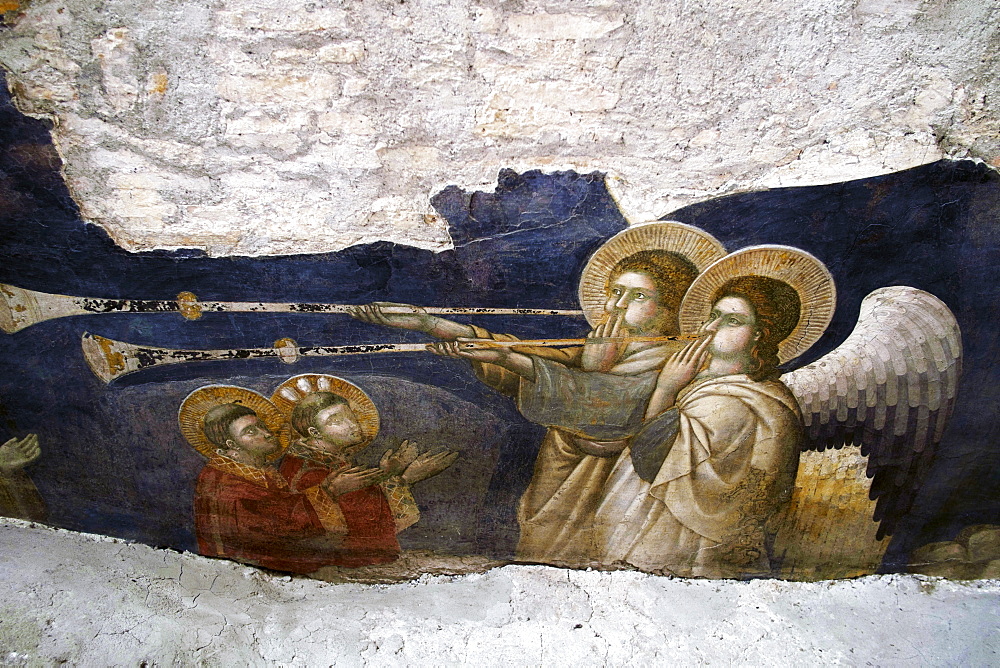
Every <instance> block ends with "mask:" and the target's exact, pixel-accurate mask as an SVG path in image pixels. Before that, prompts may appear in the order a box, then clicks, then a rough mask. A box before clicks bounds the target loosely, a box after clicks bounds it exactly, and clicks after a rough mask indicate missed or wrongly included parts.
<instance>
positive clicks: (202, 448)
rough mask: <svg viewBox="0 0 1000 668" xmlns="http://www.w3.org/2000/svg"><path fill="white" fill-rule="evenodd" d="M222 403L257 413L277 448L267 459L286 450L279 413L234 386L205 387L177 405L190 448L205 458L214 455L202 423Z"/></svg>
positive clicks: (282, 418)
mask: <svg viewBox="0 0 1000 668" xmlns="http://www.w3.org/2000/svg"><path fill="white" fill-rule="evenodd" d="M222 404H241V405H243V406H246V407H247V408H249V409H251V410H252V411H253V412H255V413H256V414H257V417H259V418H260V419H261V420H263V421H264V424H265V425H266V426H267V428H268V429H270V430H271V432H273V433H274V434H275V435H277V437H278V442H279V443H280V444H281V448H280V449H279V450H278V452H276V453H275V454H273V455H271V456H270V457H268V459H270V460H274V459H277V458H278V457H280V456H281V455H282V453H284V451H285V448H287V447H288V428H287V424H288V422H287V420H286V419H285V416H284V415H282V414H281V411H279V410H278V409H277V408H276V407H275V405H274V404H272V403H271V402H270V401H268V400H267V397H264V396H263V395H260V394H258V393H256V392H254V391H253V390H248V389H246V388H245V387H235V386H233V385H206V386H205V387H199V388H198V389H197V390H195V391H194V392H192V393H191V394H189V395H187V397H185V398H184V401H182V402H181V407H180V410H178V411H177V421H178V422H179V423H180V427H181V433H182V434H184V438H186V439H187V442H188V443H190V444H191V446H192V447H193V448H194V449H195V450H197V451H198V452H200V453H201V454H203V455H205V456H206V457H209V458H211V457H213V456H215V450H216V449H217V448H218V447H219V446H217V445H216V444H215V443H212V442H211V441H210V440H208V438H206V436H205V431H204V424H205V422H204V420H205V415H206V414H207V413H208V412H209V411H210V410H212V409H213V408H215V407H216V406H220V405H222Z"/></svg>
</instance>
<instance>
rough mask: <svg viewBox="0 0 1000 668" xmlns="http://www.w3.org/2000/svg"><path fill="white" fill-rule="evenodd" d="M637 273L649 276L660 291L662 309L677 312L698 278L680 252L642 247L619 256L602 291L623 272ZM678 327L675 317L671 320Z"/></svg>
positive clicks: (675, 327) (659, 301) (694, 270)
mask: <svg viewBox="0 0 1000 668" xmlns="http://www.w3.org/2000/svg"><path fill="white" fill-rule="evenodd" d="M629 272H637V273H642V274H646V275H647V276H649V277H650V278H651V279H652V281H653V285H655V286H656V292H657V293H658V294H659V299H658V300H657V302H658V304H659V305H660V307H662V308H666V309H669V310H670V311H672V312H674V313H677V311H678V310H679V309H680V306H681V300H682V299H684V293H685V292H687V289H688V288H689V287H691V284H692V283H693V282H694V279H696V278H697V277H698V268H697V267H696V266H695V265H694V263H693V262H691V260H689V259H687V258H686V257H684V256H683V255H681V254H680V253H675V252H673V251H667V250H658V249H653V250H643V251H639V252H638V253H633V254H632V255H629V256H627V257H624V258H622V259H621V260H619V261H618V263H617V264H616V265H615V268H614V269H613V270H612V271H611V273H610V274H608V282H607V284H606V285H605V290H609V289H610V288H611V283H612V282H614V281H615V279H617V278H618V277H620V276H621V275H622V274H627V273H629ZM672 327H673V329H677V328H678V325H677V320H676V318H674V320H673V322H672Z"/></svg>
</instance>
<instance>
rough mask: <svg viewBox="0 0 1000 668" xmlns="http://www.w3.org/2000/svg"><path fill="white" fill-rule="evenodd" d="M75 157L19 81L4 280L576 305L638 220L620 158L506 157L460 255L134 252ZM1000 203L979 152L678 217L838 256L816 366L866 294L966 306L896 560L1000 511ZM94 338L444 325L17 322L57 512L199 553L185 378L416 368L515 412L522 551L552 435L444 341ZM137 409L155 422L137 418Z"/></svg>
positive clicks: (7, 124)
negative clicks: (85, 182) (103, 345)
mask: <svg viewBox="0 0 1000 668" xmlns="http://www.w3.org/2000/svg"><path fill="white" fill-rule="evenodd" d="M0 90H3V91H5V87H3V86H0ZM58 167H59V162H58V158H57V156H56V154H55V152H54V150H53V149H52V146H51V141H50V139H49V136H48V131H47V129H46V127H45V125H44V123H42V122H40V121H37V120H33V119H28V118H25V117H24V116H22V115H20V114H19V113H18V112H17V111H16V110H15V109H14V108H13V107H12V106H11V105H10V102H9V99H8V98H7V97H6V94H5V93H0V258H2V265H0V282H6V283H12V284H15V285H19V286H21V287H25V288H29V289H33V290H39V291H44V292H54V293H61V294H74V295H86V296H106V297H129V298H134V299H143V298H145V299H171V298H173V297H174V296H175V295H176V294H177V293H178V292H181V291H183V290H190V291H192V292H194V293H195V294H196V295H198V297H199V298H201V299H205V300H213V299H218V300H231V301H240V300H246V301H257V300H264V301H318V302H338V303H363V302H368V301H373V300H392V301H401V302H411V303H416V304H434V305H463V306H470V305H481V306H523V307H532V306H534V307H550V308H576V307H577V306H576V285H577V280H578V278H579V273H580V271H581V269H582V267H583V264H584V262H585V261H586V258H587V257H588V256H589V255H590V253H592V252H593V250H594V249H595V248H597V247H598V246H599V245H600V244H601V243H602V241H603V240H605V239H606V238H608V237H609V236H611V235H612V234H614V233H615V232H617V231H619V230H621V229H623V228H624V227H625V221H624V219H623V218H622V216H621V214H620V212H619V211H618V209H617V207H616V206H615V204H614V202H613V200H612V199H611V197H610V196H609V195H608V193H607V191H606V189H605V187H604V182H603V176H602V175H601V174H599V173H594V174H577V173H573V172H562V173H556V174H548V175H546V174H541V173H539V172H528V173H525V174H516V173H514V172H512V171H509V170H503V171H501V173H500V175H499V178H498V186H497V189H496V192H495V193H482V192H476V193H466V192H464V191H462V190H460V189H459V188H455V187H449V188H446V189H445V190H444V191H442V192H441V193H438V194H437V195H436V196H435V197H434V198H433V203H434V206H435V207H436V208H437V209H438V211H439V212H440V213H441V214H442V215H444V217H445V218H446V219H447V220H448V222H449V224H450V226H451V235H452V238H453V240H454V243H455V250H453V251H446V252H442V253H437V254H436V253H432V252H429V251H424V250H418V249H414V248H409V247H405V246H399V245H395V244H390V243H375V244H368V245H363V246H357V247H353V248H350V249H347V250H345V251H342V252H339V253H326V254H317V255H298V256H286V257H268V258H207V257H204V256H203V254H202V253H201V252H200V251H196V250H191V251H180V252H161V251H155V252H148V253H128V252H125V251H123V250H121V249H120V248H118V247H117V246H116V245H115V244H114V243H113V242H112V241H111V240H110V239H109V238H108V236H107V234H106V233H105V232H104V231H103V230H102V229H100V228H98V227H95V226H92V225H87V224H84V223H83V222H82V221H81V220H80V217H79V212H78V210H77V208H76V206H75V204H74V203H73V201H72V200H71V198H70V197H69V195H68V192H67V191H66V188H65V185H64V184H63V181H62V179H61V177H60V175H59V172H58ZM998 216H1000V178H998V176H997V174H996V173H995V172H993V171H991V170H989V169H988V168H987V167H985V166H983V165H980V164H974V163H971V162H940V163H935V164H931V165H927V166H924V167H919V168H915V169H911V170H908V171H905V172H900V173H897V174H892V175H888V176H884V177H877V178H869V179H863V180H858V181H852V182H848V183H843V184H836V185H830V186H816V187H807V188H787V189H776V190H771V191H764V192H756V193H744V194H739V195H733V196H729V197H724V198H719V199H716V200H713V201H710V202H705V203H702V204H698V205H694V206H690V207H687V208H685V209H682V210H680V211H677V212H674V213H672V214H671V215H670V216H669V217H670V218H672V219H677V220H682V221H685V222H689V223H692V224H694V225H698V226H699V227H702V228H704V229H706V230H708V231H709V232H711V233H712V234H714V235H716V236H717V237H718V238H719V239H720V240H722V241H723V243H725V244H726V246H727V247H728V248H730V249H731V250H733V249H736V248H740V247H742V246H745V245H749V244H756V243H784V244H790V245H794V246H798V247H801V248H804V249H806V250H808V251H810V252H812V253H813V254H815V255H817V256H818V257H819V258H820V259H822V260H823V261H824V262H826V263H827V265H828V266H829V268H830V270H831V272H832V273H833V275H834V277H835V279H836V281H837V288H838V310H837V314H836V317H835V319H834V322H833V324H832V325H831V327H830V329H829V330H828V332H827V334H826V335H825V336H824V337H823V339H822V340H821V341H820V343H819V344H818V345H817V346H816V347H814V348H813V349H812V350H811V351H810V352H809V354H808V355H809V357H808V358H804V359H803V360H800V362H804V361H809V360H811V359H814V358H815V357H818V356H819V355H822V354H823V353H825V352H827V351H828V350H830V349H832V348H833V347H835V346H836V345H837V344H838V343H839V342H840V341H842V340H843V339H844V338H845V337H846V336H847V334H848V333H849V332H850V330H851V328H852V327H853V325H854V322H855V320H856V318H857V313H858V307H859V305H860V302H861V299H862V298H863V297H864V296H865V295H866V294H867V293H868V292H870V291H871V290H873V289H875V288H878V287H882V286H885V285H912V286H915V287H918V288H922V289H924V290H928V291H929V292H932V293H934V294H935V295H937V296H939V297H940V298H941V299H943V300H944V301H945V302H946V303H947V304H948V305H949V306H950V307H951V308H952V310H953V311H954V312H955V314H956V316H957V317H958V320H959V323H960V325H961V326H962V329H963V334H964V341H965V374H964V377H963V380H962V385H961V388H960V397H959V403H958V407H957V409H956V412H955V416H954V418H953V419H952V423H951V425H950V427H949V428H948V431H947V433H946V435H945V440H944V442H943V443H942V447H941V452H940V454H939V455H938V457H937V458H936V460H935V462H934V464H933V467H932V470H931V473H930V476H929V478H928V480H927V481H926V482H925V484H924V486H923V488H922V490H921V494H920V496H919V497H918V499H917V503H916V506H915V507H914V508H913V510H912V512H911V514H910V515H909V516H908V517H907V518H906V519H905V520H904V521H903V523H902V524H901V526H900V529H899V530H898V531H897V533H896V535H895V536H894V540H893V543H892V545H891V547H890V551H889V554H888V555H887V561H886V568H887V569H890V570H891V569H893V568H895V567H896V566H897V565H898V564H899V563H900V562H901V560H903V559H905V555H906V553H907V552H908V551H909V550H910V549H911V548H912V547H915V546H917V545H919V544H922V543H924V542H927V541H929V540H936V539H945V538H950V537H951V536H952V535H953V534H954V533H955V532H956V531H958V529H960V528H961V527H963V526H965V525H967V524H973V523H980V522H997V523H1000V455H998V448H997V446H996V445H995V444H996V443H997V441H998V438H997V437H998V433H997V430H998V425H1000V420H998V418H997V415H996V406H997V405H998V399H1000V396H998V393H1000V389H998V382H997V380H998V379H997V374H998V372H997V370H996V369H995V368H994V360H995V359H996V351H997V331H998V330H997V328H996V326H995V325H994V314H995V313H997V312H998V307H1000V304H998V289H997V285H998V284H1000V269H998V266H1000V265H998V262H997V260H998V247H1000V244H998V239H997V235H998V232H997V227H996V221H997V219H998ZM476 322H477V323H478V324H482V325H484V326H486V327H488V328H490V329H493V330H495V331H509V332H512V333H515V334H518V335H521V336H576V335H580V334H582V333H583V332H584V331H585V330H586V324H585V323H584V322H583V321H582V320H575V319H568V318H503V317H483V318H480V319H478V320H477V321H476ZM84 331H91V332H94V333H98V334H101V335H104V336H107V337H110V338H115V339H122V340H127V341H131V342H134V343H139V344H143V343H145V344H149V345H157V346H162V347H171V348H213V347H225V348H229V347H243V346H245V347H262V346H263V347H266V346H269V345H270V344H271V343H272V342H273V341H274V340H275V339H277V338H279V337H283V336H290V337H292V338H294V339H296V340H297V341H298V342H299V343H300V344H301V345H310V344H337V343H349V342H372V341H403V340H422V339H421V337H420V336H419V335H414V334H410V333H404V332H398V331H389V330H384V329H380V328H375V327H371V326H367V325H364V324H362V323H358V322H354V321H351V320H349V319H347V318H344V317H342V316H316V315H295V316H288V315H254V314H207V315H205V316H204V317H203V318H202V319H201V320H199V321H196V322H189V321H186V320H183V319H182V318H180V317H179V316H177V315H174V314H160V315H127V314H126V315H104V316H85V317H78V318H66V319H61V320H54V321H49V322H46V323H42V324H39V325H35V326H33V327H31V328H29V329H26V330H23V331H22V332H19V333H17V334H15V335H2V337H0V438H4V439H5V438H7V437H9V436H12V435H23V434H25V433H27V432H38V433H39V434H40V435H41V438H42V443H43V449H44V454H43V457H42V458H41V459H40V460H39V462H38V463H36V464H34V465H33V466H32V468H31V469H30V473H31V475H32V477H33V479H34V480H35V482H36V484H37V485H38V487H39V489H40V491H41V493H42V494H43V496H44V497H45V498H46V500H47V502H48V505H49V508H50V521H51V522H52V523H53V524H56V525H59V526H63V527H67V528H71V529H77V530H83V531H93V532H99V533H107V534H111V535H116V536H122V537H127V538H134V539H137V540H141V541H144V542H147V543H151V544H154V545H169V546H172V547H177V548H184V549H192V548H193V543H192V525H191V519H190V518H191V515H190V503H191V492H192V489H193V482H194V475H196V468H197V464H198V460H196V459H192V454H193V453H191V452H190V451H189V450H187V449H186V446H185V445H184V444H183V441H182V440H180V438H179V435H178V434H177V433H176V431H177V430H176V426H175V425H176V423H175V422H174V420H175V418H174V415H175V414H176V408H177V397H178V396H181V395H179V394H178V392H179V391H180V388H187V387H189V386H191V387H193V386H196V385H198V384H200V383H199V382H198V381H204V382H205V383H208V382H231V381H234V379H243V380H244V384H251V382H250V381H249V380H245V379H246V378H247V377H250V378H257V379H263V378H280V377H287V376H288V375H292V374H293V373H304V372H331V373H336V374H339V375H344V376H349V377H352V378H354V379H360V380H359V382H361V383H362V384H363V383H364V381H363V379H364V378H365V377H366V376H368V377H375V376H396V377H399V378H403V379H407V380H413V381H416V382H419V383H425V384H429V385H432V386H436V387H439V388H443V389H444V390H446V391H447V392H449V393H451V395H452V396H454V397H455V402H456V405H459V404H461V405H463V406H469V405H475V406H480V407H482V410H483V411H484V415H486V416H487V417H488V419H490V420H497V421H498V422H497V423H498V424H501V423H502V424H504V425H506V426H505V428H504V431H503V433H502V435H501V439H500V440H501V441H502V443H500V445H499V454H498V457H499V459H498V461H497V464H496V467H495V469H494V471H493V474H492V477H491V480H490V481H489V483H488V486H489V490H490V491H489V493H488V494H487V496H486V499H485V501H484V503H483V506H482V509H481V511H480V514H479V517H478V536H477V537H476V540H477V541H478V543H477V546H476V549H478V550H479V551H482V552H485V553H489V554H493V555H496V556H507V555H509V554H510V552H511V549H512V546H513V542H514V541H515V540H516V531H517V529H516V522H515V521H514V518H513V507H514V503H515V501H516V499H517V497H518V496H519V495H520V493H521V491H522V490H523V488H524V485H525V484H526V483H527V480H528V478H529V477H530V472H531V465H532V462H533V458H534V454H535V451H536V449H537V444H538V442H539V440H540V436H541V430H540V429H539V428H538V427H536V426H535V425H531V424H529V423H527V422H525V421H524V420H522V419H521V418H520V417H519V416H518V415H517V413H516V412H515V411H514V410H513V408H512V407H511V405H510V402H509V401H508V400H506V399H504V398H501V397H498V396H496V395H495V394H493V393H492V392H491V391H490V390H488V389H487V388H485V387H484V386H482V385H481V384H480V383H478V382H477V381H476V380H475V379H474V378H473V376H472V374H471V371H470V370H469V369H468V367H467V365H465V364H464V363H462V362H459V361H453V360H442V359H438V358H434V357H431V356H429V355H426V354H412V355H406V356H399V355H386V356H377V355H372V356H366V357H352V358H341V359H316V358H311V359H308V360H304V361H302V362H300V363H299V364H297V365H296V366H294V367H288V366H285V365H283V364H281V363H280V362H276V361H266V360H255V361H234V362H208V363H198V364H188V365H179V366H173V367H164V368H160V369H154V370H151V371H148V372H143V373H139V374H135V375H133V376H128V377H125V378H123V379H121V380H120V381H117V382H116V383H114V384H112V385H110V386H105V385H103V384H102V383H101V382H100V381H98V380H97V379H96V378H95V377H94V376H93V375H92V374H91V373H90V371H89V370H88V369H87V368H86V366H85V364H84V362H83V359H82V356H81V354H80V344H79V340H80V335H81V333H82V332H84ZM262 389H264V388H263V387H262ZM138 397H141V399H138ZM126 399H127V400H128V401H131V402H133V403H132V404H128V405H129V406H131V409H130V410H124V408H123V407H124V406H125V405H126V404H127V401H126ZM136 401H138V404H139V405H134V404H135V402H136ZM456 410H457V409H456ZM462 410H466V409H462ZM487 417H484V419H487ZM137 421H138V422H142V423H143V425H142V428H141V429H139V428H136V429H134V430H131V431H130V429H129V428H128V425H130V424H133V423H135V422H137ZM149 425H153V426H152V427H150V426H149ZM477 475H482V474H481V473H480V474H477ZM440 484H442V485H443V484H445V483H440ZM448 484H455V482H454V481H452V482H451V483H448ZM445 551H447V547H445Z"/></svg>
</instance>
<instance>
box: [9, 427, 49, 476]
mask: <svg viewBox="0 0 1000 668" xmlns="http://www.w3.org/2000/svg"><path fill="white" fill-rule="evenodd" d="M41 454H42V449H41V447H40V446H39V445H38V434H28V435H27V436H25V437H24V438H22V439H21V440H18V439H16V438H12V439H10V440H9V441H7V442H6V443H4V444H3V445H0V470H2V471H15V470H17V469H20V468H24V467H25V466H27V465H28V464H30V463H31V462H33V461H35V460H36V459H38V457H39V455H41Z"/></svg>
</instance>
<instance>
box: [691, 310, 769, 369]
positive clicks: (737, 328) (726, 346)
mask: <svg viewBox="0 0 1000 668" xmlns="http://www.w3.org/2000/svg"><path fill="white" fill-rule="evenodd" d="M702 332H705V333H710V334H712V343H711V344H709V352H711V354H712V357H713V358H716V359H723V360H736V359H739V358H741V357H744V356H745V355H747V354H749V352H750V349H751V347H752V346H753V343H754V341H756V340H757V339H759V338H760V331H759V330H758V329H757V319H756V314H755V311H754V308H753V306H751V305H750V302H748V301H747V300H746V299H743V298H742V297H723V298H722V299H720V300H719V301H717V302H715V306H713V307H712V313H711V315H709V317H708V321H707V322H706V323H705V324H704V325H703V326H702Z"/></svg>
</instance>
